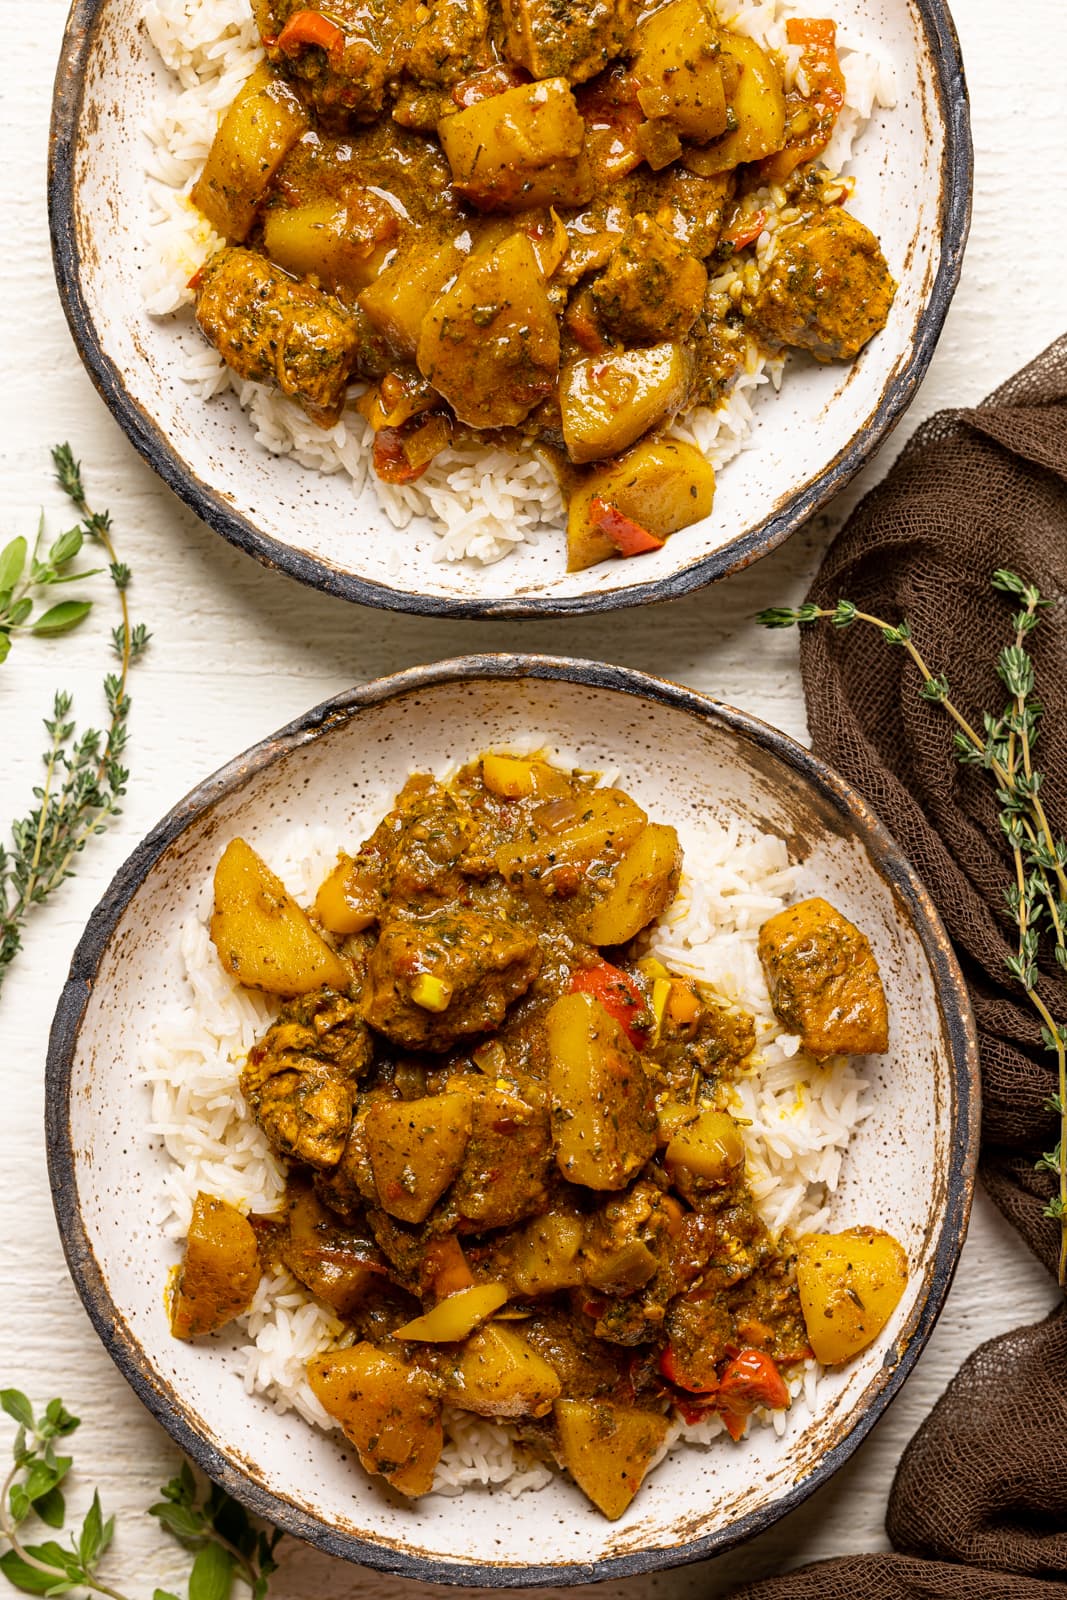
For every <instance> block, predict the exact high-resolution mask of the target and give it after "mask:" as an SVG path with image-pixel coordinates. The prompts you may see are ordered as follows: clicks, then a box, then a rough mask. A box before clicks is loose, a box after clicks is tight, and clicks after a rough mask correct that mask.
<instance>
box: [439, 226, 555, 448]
mask: <svg viewBox="0 0 1067 1600" xmlns="http://www.w3.org/2000/svg"><path fill="white" fill-rule="evenodd" d="M418 365H419V371H420V372H421V373H422V375H423V377H424V378H426V379H428V381H429V382H430V383H432V384H433V386H434V388H435V389H437V390H438V391H439V393H440V394H442V395H443V396H444V397H445V399H446V400H447V401H448V403H449V405H450V406H451V407H452V409H453V411H454V412H455V413H456V416H457V417H458V418H459V419H460V421H461V422H467V423H469V424H470V425H471V427H473V428H505V427H516V426H517V425H518V424H519V423H520V422H522V420H523V418H524V417H526V416H527V415H528V413H529V412H530V411H531V410H532V409H533V407H534V406H535V405H536V404H537V402H538V400H542V399H544V398H545V396H546V395H549V394H551V393H552V391H553V389H554V388H555V383H556V375H557V373H558V372H559V324H558V323H557V321H556V317H555V313H554V312H553V310H552V304H551V301H550V300H549V298H548V295H547V293H546V292H545V284H544V279H543V278H542V276H541V272H540V268H539V267H538V263H537V257H536V256H535V254H534V250H533V246H532V244H531V243H530V241H529V239H527V238H526V236H525V234H521V233H515V234H512V235H511V237H510V238H508V239H505V240H504V242H503V243H502V244H500V245H498V246H497V248H496V249H495V250H491V251H488V252H486V253H483V254H480V255H475V256H472V257H471V258H470V259H469V260H468V261H467V262H466V263H465V265H464V266H463V267H461V268H460V270H459V273H458V274H457V276H456V279H455V282H454V283H453V284H452V285H451V286H450V287H449V288H448V289H446V290H445V291H444V292H443V293H442V294H440V295H439V296H438V297H437V299H436V300H435V301H434V303H433V305H432V306H431V307H430V310H429V312H428V313H427V315H426V316H425V318H424V319H423V323H422V330H421V332H420V334H419V348H418Z"/></svg>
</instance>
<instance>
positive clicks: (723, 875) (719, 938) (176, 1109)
mask: <svg viewBox="0 0 1067 1600" xmlns="http://www.w3.org/2000/svg"><path fill="white" fill-rule="evenodd" d="M510 753H518V751H517V748H515V747H513V748H512V750H511V752H510ZM554 759H555V760H556V761H557V762H558V763H559V764H560V765H567V764H568V763H567V761H566V758H565V754H564V753H563V752H556V753H555V755H554ZM438 776H440V777H444V776H446V774H445V773H440V774H438ZM613 777H614V774H607V773H605V774H602V777H601V781H602V782H603V781H607V782H611V781H613ZM378 820H379V819H378V817H377V816H373V815H365V816H353V817H352V818H350V819H349V822H348V826H347V827H346V829H345V835H344V839H343V840H341V841H340V842H342V843H354V842H355V841H357V840H359V839H361V838H364V837H366V836H367V835H368V834H369V833H370V832H371V831H372V829H373V827H374V826H375V824H376V823H377V821H378ZM679 831H680V833H681V838H682V845H683V850H684V856H685V869H684V871H683V875H682V881H681V885H680V888H679V891H678V894H677V896H676V898H675V901H674V903H673V904H672V906H671V907H670V908H669V910H668V911H667V913H666V914H665V915H664V917H663V918H662V919H661V921H660V922H659V923H658V924H657V925H656V926H655V928H654V929H653V930H652V933H651V936H650V938H649V940H648V950H649V953H650V954H654V955H655V956H657V957H658V958H659V959H660V960H661V961H663V963H664V964H665V965H667V966H668V967H669V968H670V969H671V970H672V971H674V972H676V973H679V974H683V975H692V976H693V977H695V978H699V979H701V980H702V981H703V982H705V983H708V984H710V985H712V986H713V987H714V989H715V990H716V991H717V993H718V994H719V995H721V996H722V998H723V999H725V1000H727V1001H729V1002H730V1003H733V1004H737V1005H739V1006H742V1007H744V1008H745V1009H746V1010H748V1011H750V1012H751V1013H752V1014H753V1016H754V1017H755V1020H756V1029H757V1048H756V1052H755V1055H754V1057H753V1059H752V1063H751V1066H750V1068H749V1069H748V1071H747V1073H746V1075H745V1076H744V1077H743V1078H742V1079H741V1081H740V1082H739V1083H738V1084H737V1085H736V1087H735V1091H734V1104H733V1109H734V1110H735V1112H736V1114H737V1115H738V1116H740V1117H743V1118H745V1119H746V1120H747V1122H748V1124H749V1126H748V1127H746V1129H745V1140H746V1146H747V1156H748V1176H749V1182H750V1183H751V1186H752V1190H753V1193H754V1195H755V1197H756V1200H757V1203H758V1205H759V1209H760V1212H761V1214H762V1216H763V1218H764V1220H765V1222H766V1223H767V1225H768V1227H770V1228H771V1230H772V1231H773V1232H775V1233H777V1232H779V1231H780V1230H782V1229H783V1228H786V1227H789V1228H792V1229H794V1230H797V1229H801V1228H804V1229H808V1228H811V1229H818V1228H821V1227H823V1226H825V1225H826V1224H827V1222H828V1221H829V1204H830V1201H831V1199H832V1197H833V1194H834V1191H835V1189H836V1188H837V1184H838V1179H839V1176H840V1171H841V1164H842V1160H843V1158H844V1156H845V1153H846V1151H847V1148H848V1143H849V1138H850V1136H851V1134H852V1131H853V1130H854V1129H855V1128H856V1127H857V1126H858V1125H859V1123H860V1122H861V1121H862V1120H863V1118H864V1117H865V1116H866V1114H867V1111H866V1108H865V1106H864V1103H863V1101H864V1096H865V1093H866V1088H867V1084H866V1080H865V1078H864V1076H863V1072H862V1067H861V1066H859V1065H857V1063H856V1062H854V1061H849V1060H838V1061H836V1062H831V1063H829V1064H827V1065H824V1066H820V1065H818V1064H816V1063H815V1062H814V1061H813V1060H812V1059H811V1058H810V1057H809V1056H807V1055H806V1054H805V1053H804V1052H803V1051H802V1050H800V1049H799V1040H798V1039H796V1038H795V1037H792V1036H790V1035H787V1034H784V1033H783V1032H782V1030H781V1028H780V1026H779V1024H778V1022H777V1020H776V1019H775V1017H774V1013H773V1011H772V1009H771V1004H770V998H769V995H768V992H767V986H766V982H765V980H764V977H763V971H762V968H761V966H760V962H759V958H758V954H757V938H758V933H759V927H760V924H761V923H763V922H765V921H766V920H767V918H768V917H769V916H772V915H773V914H774V913H775V912H776V911H778V910H780V909H781V908H782V907H783V906H784V905H785V904H787V903H788V902H789V900H790V899H791V898H792V896H793V894H794V880H795V868H794V867H793V866H792V865H791V864H790V862H789V858H788V852H787V849H786V845H785V843H784V842H783V841H782V840H781V839H778V838H775V837H773V836H771V835H766V834H764V835H755V834H752V833H749V832H747V831H746V830H744V829H743V828H742V827H741V826H740V825H739V824H737V823H731V824H729V825H727V826H720V825H718V824H716V823H712V822H706V823H704V824H702V825H701V826H700V827H696V826H691V827H689V828H688V829H681V830H679ZM252 842H253V843H255V841H254V840H253V841H252ZM338 843H339V839H338V832H337V830H336V828H329V829H325V828H320V829H316V830H308V829H301V830H299V831H297V832H294V833H293V834H292V835H291V836H290V837H289V838H287V839H286V841H285V842H284V844H282V845H280V846H278V847H276V848H273V849H272V850H271V851H270V852H269V859H270V865H271V866H272V867H273V868H274V870H275V871H276V872H277V873H278V874H279V876H280V877H281V878H282V879H283V881H284V882H285V883H286V885H287V886H288V888H289V889H290V891H291V892H292V893H293V894H294V895H295V896H296V898H297V899H298V900H301V901H302V902H303V903H305V904H307V903H309V902H310V901H311V900H312V899H313V897H314V893H315V890H316V889H317V887H318V885H319V883H320V882H321V881H322V879H323V878H324V877H325V875H326V873H327V872H328V871H329V870H330V868H331V867H332V866H333V864H334V861H335V860H336V853H337V848H338ZM210 911H211V885H210V882H209V881H206V882H205V884H204V889H203V892H202V897H201V902H200V905H199V907H198V910H197V914H196V915H195V916H193V917H191V918H190V919H189V920H188V921H187V922H186V923H185V925H184V926H183V927H182V929H181V930H180V934H179V936H178V939H177V941H176V950H175V964H176V966H180V969H181V972H182V974H183V977H184V985H185V1002H184V1004H183V1005H182V1006H181V1007H180V1008H179V1009H176V1010H175V1011H173V1012H172V1013H170V1014H168V1015H167V1016H165V1017H164V1018H163V1019H162V1020H161V1021H160V1022H159V1024H158V1025H157V1027H156V1030H155V1033H154V1036H153V1038H152V1040H151V1042H150V1044H149V1047H148V1051H147V1055H146V1078H147V1081H148V1084H149V1086H150V1090H151V1122H150V1127H149V1131H150V1133H151V1134H153V1135H154V1136H156V1137H158V1138H160V1139H162V1140H163V1143H164V1145H165V1148H166V1151H167V1153H168V1155H169V1156H170V1164H169V1166H168V1167H167V1169H166V1172H165V1175H164V1177H163V1180H162V1184H161V1191H160V1194H159V1197H158V1206H157V1215H158V1221H159V1223H160V1225H161V1227H162V1229H163V1230H164V1232H165V1233H166V1235H167V1236H168V1237H169V1238H170V1239H171V1240H173V1241H175V1244H177V1243H178V1242H179V1241H180V1240H182V1239H183V1238H184V1237H185V1234H186V1233H187V1231H188V1227H189V1220H190V1217H191V1214H192V1207H193V1202H194V1200H195V1198H196V1195H197V1193H198V1191H200V1190H204V1191H206V1192H208V1193H211V1194H215V1195H218V1196H219V1197H220V1198H222V1199H225V1200H228V1201H229V1202H230V1203H231V1204H233V1205H236V1206H238V1207H239V1208H240V1209H241V1210H242V1211H255V1212H260V1213H269V1212H272V1211H275V1210H278V1209H279V1208H280V1204H281V1201H282V1197H283V1194H284V1189H285V1176H284V1172H283V1170H282V1168H281V1166H280V1165H279V1163H278V1162H277V1161H276V1160H275V1158H274V1156H273V1154H272V1153H271V1150H270V1147H269V1145H268V1144H267V1140H266V1138H265V1136H264V1134H263V1133H262V1131H261V1130H260V1129H259V1128H258V1127H257V1126H256V1125H255V1123H253V1121H252V1120H251V1118H250V1116H249V1115H248V1113H247V1110H246V1108H245V1105H244V1101H243V1099H242V1097H241V1093H240V1090H239V1088H238V1072H239V1070H240V1064H241V1062H242V1060H243V1058H244V1056H245V1055H246V1054H247V1052H248V1050H249V1048H250V1047H251V1045H252V1044H253V1043H254V1041H255V1040H256V1038H257V1037H259V1036H260V1035H261V1034H262V1033H263V1031H264V1030H265V1028H266V1027H267V1026H268V1024H269V1022H270V1021H271V1019H272V1017H273V1016H274V1015H275V1013H276V1010H277V1006H276V1004H275V1003H274V1002H272V1001H271V1000H270V999H269V998H268V997H267V996H265V995H262V994H258V993H255V992H252V991H249V990H245V989H242V988H241V987H240V985H239V984H237V982H236V981H235V980H234V979H233V978H232V977H231V976H230V975H229V974H227V973H226V972H225V971H224V970H223V968H222V966H221V964H220V963H219V961H218V958H217V956H216V953H215V949H214V946H213V945H212V944H211V941H210V938H209V936H208V927H207V924H208V919H209V916H210ZM237 1326H238V1328H239V1329H240V1330H241V1334H242V1337H243V1339H244V1341H245V1342H244V1343H243V1345H242V1346H241V1347H240V1351H241V1357H242V1360H243V1367H244V1384H245V1388H246V1390H247V1391H248V1393H249V1394H258V1395H262V1396H265V1397H266V1398H267V1399H269V1400H270V1401H271V1402H272V1404H273V1405H274V1406H275V1408H276V1409H277V1410H279V1411H286V1410H289V1409H290V1408H292V1409H294V1410H296V1411H297V1412H299V1414H300V1415H301V1416H302V1417H303V1418H304V1419H305V1420H306V1421H308V1422H310V1423H313V1424H315V1425H317V1426H320V1427H323V1428H327V1429H328V1428H331V1427H332V1426H333V1423H332V1421H331V1419H330V1418H329V1417H328V1416H327V1415H326V1413H325V1412H324V1411H323V1409H322V1407H321V1406H320V1405H319V1403H318V1401H317V1400H316V1399H315V1396H314V1394H313V1393H312V1391H311V1388H310V1386H309V1384H308V1382H307V1379H306V1375H305V1367H306V1363H307V1362H308V1360H309V1359H310V1358H311V1357H312V1356H314V1355H316V1354H318V1353H319V1352H320V1351H322V1350H324V1349H326V1348H329V1347H334V1346H336V1345H337V1344H339V1343H340V1344H343V1343H344V1342H345V1338H346V1337H348V1338H350V1337H351V1336H350V1335H346V1334H345V1332H344V1328H343V1325H342V1323H341V1322H340V1321H339V1320H338V1318H337V1317H335V1316H334V1314H333V1312H332V1311H330V1310H329V1308H328V1307H326V1306H325V1305H323V1304H322V1303H321V1302H320V1301H318V1300H316V1299H314V1298H313V1297H312V1296H311V1294H310V1293H309V1292H308V1291H307V1290H306V1289H305V1288H304V1287H303V1286H302V1285H301V1284H299V1283H298V1282H297V1281H296V1280H295V1279H294V1278H292V1277H291V1276H290V1275H289V1274H288V1273H287V1272H285V1271H280V1272H277V1273H274V1274H271V1275H268V1276H265V1277H264V1280H263V1282H262V1283H261V1285H260V1288H259V1290H258V1292H257V1295H256V1299H255V1301H254V1303H253V1305H252V1308H251V1310H250V1311H249V1312H248V1313H247V1314H246V1315H245V1316H244V1317H243V1318H241V1319H239V1322H238V1324H237ZM817 1378H818V1368H817V1366H816V1364H815V1363H814V1362H809V1363H808V1364H807V1367H806V1369H804V1370H803V1371H802V1372H800V1373H799V1374H797V1375H795V1376H794V1377H793V1379H792V1380H791V1382H790V1384H789V1388H790V1393H791V1395H792V1397H793V1405H792V1407H791V1408H790V1410H789V1411H788V1412H778V1413H774V1414H773V1415H772V1414H770V1413H758V1414H757V1421H758V1422H760V1423H763V1424H768V1425H771V1426H773V1427H774V1429H775V1431H776V1433H778V1434H780V1435H781V1434H784V1433H786V1432H787V1430H788V1429H789V1428H790V1427H791V1426H794V1425H795V1424H794V1418H799V1417H802V1416H804V1414H806V1413H810V1411H812V1410H813V1409H814V1408H815V1406H816V1404H817ZM804 1419H805V1420H806V1417H805V1418H804ZM445 1422H446V1443H445V1450H444V1453H443V1455H442V1457H441V1461H440V1464H439V1467H438V1472H437V1478H436V1480H435V1492H438V1493H444V1494H450V1493H457V1492H459V1490H461V1489H464V1488H468V1487H470V1486H473V1485H487V1484H493V1485H498V1486H506V1488H507V1490H508V1492H509V1493H512V1494H520V1493H522V1492H523V1491H524V1490H527V1489H539V1488H542V1487H544V1485H545V1484H547V1483H549V1482H550V1481H551V1479H552V1476H553V1474H552V1473H551V1471H550V1470H549V1469H548V1468H546V1467H545V1466H543V1465H542V1464H540V1463H538V1462H536V1461H534V1460H533V1459H532V1458H531V1457H529V1455H528V1454H527V1453H526V1452H525V1451H524V1450H523V1449H522V1448H521V1447H520V1446H519V1445H517V1444H516V1443H515V1442H514V1440H513V1437H512V1434H511V1430H509V1429H508V1428H507V1426H506V1425H504V1424H497V1423H492V1422H488V1421H485V1420H483V1419H481V1418H478V1417H473V1416H471V1415H470V1414H469V1413H466V1412H460V1411H449V1412H448V1413H447V1414H446V1418H445ZM722 1431H723V1424H722V1422H721V1419H720V1418H719V1417H717V1416H715V1415H710V1416H708V1417H706V1418H704V1419H702V1420H701V1421H699V1422H697V1423H695V1424H686V1423H683V1422H681V1421H678V1422H677V1423H675V1424H674V1425H673V1426H672V1430H671V1433H670V1435H669V1438H668V1441H667V1447H668V1448H669V1447H670V1446H671V1445H673V1444H674V1443H676V1442H685V1443H689V1444H694V1445H701V1446H706V1445H708V1444H710V1443H712V1442H713V1441H714V1440H715V1439H716V1438H717V1437H718V1435H719V1434H720V1433H721V1432H722Z"/></svg>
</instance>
